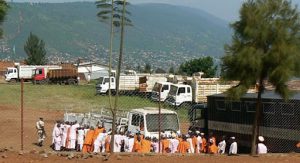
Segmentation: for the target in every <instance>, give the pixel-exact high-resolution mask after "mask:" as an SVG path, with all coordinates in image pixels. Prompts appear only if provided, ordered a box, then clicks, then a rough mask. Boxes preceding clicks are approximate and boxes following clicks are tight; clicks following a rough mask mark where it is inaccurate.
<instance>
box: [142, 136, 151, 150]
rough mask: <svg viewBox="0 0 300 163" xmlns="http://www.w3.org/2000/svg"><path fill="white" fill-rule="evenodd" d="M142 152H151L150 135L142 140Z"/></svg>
mask: <svg viewBox="0 0 300 163" xmlns="http://www.w3.org/2000/svg"><path fill="white" fill-rule="evenodd" d="M141 148H142V149H141V152H142V153H150V150H151V141H150V138H149V137H146V138H145V139H143V140H141Z"/></svg>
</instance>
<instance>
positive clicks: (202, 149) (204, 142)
mask: <svg viewBox="0 0 300 163" xmlns="http://www.w3.org/2000/svg"><path fill="white" fill-rule="evenodd" d="M200 135H201V138H202V146H201V153H206V152H207V150H206V149H207V141H206V139H205V134H204V133H203V132H202V133H201V134H200Z"/></svg>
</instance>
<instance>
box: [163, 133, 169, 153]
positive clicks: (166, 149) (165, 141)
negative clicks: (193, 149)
mask: <svg viewBox="0 0 300 163" xmlns="http://www.w3.org/2000/svg"><path fill="white" fill-rule="evenodd" d="M161 146H162V153H170V141H169V140H168V139H167V137H166V136H165V135H164V134H162V140H161Z"/></svg>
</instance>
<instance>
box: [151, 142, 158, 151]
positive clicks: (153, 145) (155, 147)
mask: <svg viewBox="0 0 300 163" xmlns="http://www.w3.org/2000/svg"><path fill="white" fill-rule="evenodd" d="M151 145H152V147H153V150H154V152H155V153H158V151H159V149H158V142H152V143H151Z"/></svg>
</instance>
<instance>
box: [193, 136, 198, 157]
mask: <svg viewBox="0 0 300 163" xmlns="http://www.w3.org/2000/svg"><path fill="white" fill-rule="evenodd" d="M192 144H193V147H194V153H199V151H198V148H197V144H198V140H197V137H196V136H194V137H193V138H192Z"/></svg>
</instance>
